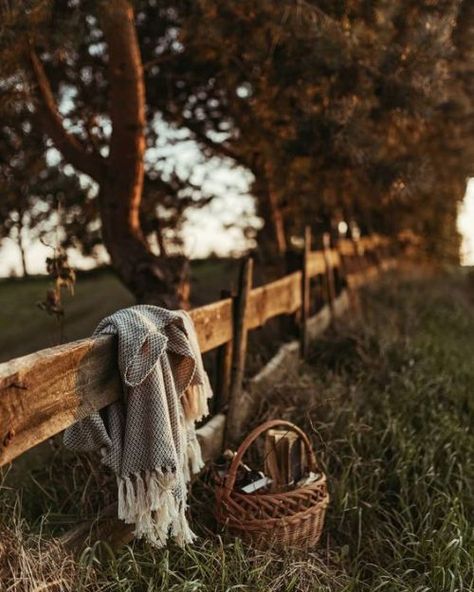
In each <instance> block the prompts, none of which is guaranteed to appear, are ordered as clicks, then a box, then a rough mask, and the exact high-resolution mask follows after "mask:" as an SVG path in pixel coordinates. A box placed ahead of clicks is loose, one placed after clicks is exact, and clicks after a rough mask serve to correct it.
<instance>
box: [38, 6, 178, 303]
mask: <svg viewBox="0 0 474 592" xmlns="http://www.w3.org/2000/svg"><path fill="white" fill-rule="evenodd" d="M133 19H134V14H133V9H132V7H131V5H130V3H129V2H128V1H127V0H115V1H114V2H113V3H103V4H102V8H101V11H100V22H101V26H102V28H103V31H104V36H105V40H106V43H107V51H108V60H109V62H108V64H109V68H108V76H109V93H110V118H111V122H112V134H111V139H110V152H109V156H108V158H107V159H104V158H102V157H101V156H100V155H99V154H97V153H94V152H93V151H91V150H88V149H87V147H85V146H84V145H82V144H81V143H80V141H79V140H78V139H77V138H76V137H75V136H72V135H71V134H70V133H69V132H68V131H67V130H66V129H65V128H64V125H63V122H62V119H61V116H60V114H59V112H58V109H57V106H56V104H55V101H54V97H53V93H52V91H51V87H50V85H49V81H48V79H47V77H46V74H45V72H44V69H43V67H42V64H41V62H40V60H39V59H38V57H37V56H36V54H35V53H34V51H32V52H31V55H30V59H31V65H32V68H33V72H34V74H35V78H36V82H37V86H38V90H39V94H40V97H41V101H40V104H39V108H38V115H39V119H40V121H41V124H42V126H43V128H44V130H45V131H46V133H48V135H49V136H50V137H51V139H52V140H53V142H54V144H55V146H56V148H57V149H58V150H59V151H60V152H61V153H62V154H63V156H64V158H65V159H66V160H68V161H69V162H70V163H71V164H72V165H73V166H75V167H76V168H78V169H79V170H82V171H83V172H85V173H87V174H89V175H90V176H91V177H92V178H93V179H95V180H96V181H97V183H98V184H99V187H100V190H99V204H100V216H101V222H102V237H103V242H104V245H105V247H106V249H107V251H108V252H109V254H110V258H111V260H112V264H113V266H114V268H115V269H116V271H117V273H118V275H119V276H120V278H121V279H122V281H123V282H124V284H125V285H126V286H127V287H128V288H129V289H130V290H131V291H132V293H133V294H134V295H135V296H136V298H137V300H138V301H139V302H148V303H152V304H158V305H162V306H166V307H169V308H175V307H187V305H188V300H189V283H188V279H187V276H188V274H187V269H188V263H187V261H186V259H185V258H184V257H176V258H168V257H164V256H159V257H158V256H156V255H155V254H154V253H153V252H152V251H151V249H150V246H149V245H148V243H147V241H146V239H145V237H144V235H143V232H142V229H141V225H140V217H139V212H140V203H141V200H142V193H143V178H144V153H145V85H144V76H143V67H142V61H141V55H140V49H139V46H138V40H137V35H136V30H135V25H134V20H133Z"/></svg>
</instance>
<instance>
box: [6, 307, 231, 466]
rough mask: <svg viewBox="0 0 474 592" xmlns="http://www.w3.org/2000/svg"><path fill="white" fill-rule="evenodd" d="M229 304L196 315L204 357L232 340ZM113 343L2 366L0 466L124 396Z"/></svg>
mask: <svg viewBox="0 0 474 592" xmlns="http://www.w3.org/2000/svg"><path fill="white" fill-rule="evenodd" d="M231 315H232V300H231V299H230V298H228V299H226V300H223V301H220V302H216V303H213V304H210V305H208V306H203V307H201V308H197V309H195V310H193V311H191V316H192V318H193V320H194V322H195V325H196V330H197V334H198V338H199V343H200V345H201V350H202V351H203V352H205V351H209V350H210V349H213V348H214V347H217V346H219V345H221V344H223V343H225V342H227V341H229V340H230V339H231V338H232V319H231ZM116 359H117V353H116V345H115V339H114V338H113V337H109V336H107V337H99V338H96V339H82V340H80V341H74V342H72V343H68V344H66V345H60V346H57V347H53V348H48V349H45V350H41V351H39V352H36V353H34V354H30V355H28V356H23V357H21V358H17V359H15V360H12V361H10V362H5V363H3V364H0V466H2V465H4V464H6V463H8V462H11V461H12V460H13V459H14V458H16V457H17V456H19V455H20V454H22V453H23V452H25V450H29V449H30V448H32V447H33V446H36V444H39V443H40V442H43V441H44V440H46V439H48V438H51V437H52V436H54V435H55V434H57V433H59V432H61V431H62V430H64V429H65V428H67V427H68V426H70V425H72V424H73V423H74V422H76V421H77V420H79V419H81V418H83V417H86V416H87V415H89V414H90V413H91V412H92V411H96V410H98V409H102V408H103V407H105V406H107V405H109V404H110V403H113V402H114V401H116V400H117V399H118V398H119V396H120V393H121V385H120V381H119V376H118V371H117V362H116Z"/></svg>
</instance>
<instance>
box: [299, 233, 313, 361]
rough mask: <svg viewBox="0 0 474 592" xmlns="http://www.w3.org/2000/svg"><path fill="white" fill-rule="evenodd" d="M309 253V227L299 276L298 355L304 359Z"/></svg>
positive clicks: (308, 286)
mask: <svg viewBox="0 0 474 592" xmlns="http://www.w3.org/2000/svg"><path fill="white" fill-rule="evenodd" d="M310 252H311V227H310V226H306V227H305V229H304V249H303V266H302V276H301V326H300V355H301V357H302V358H303V359H304V358H306V356H307V354H308V327H307V322H308V318H309V314H310V277H309V274H308V261H309V255H310Z"/></svg>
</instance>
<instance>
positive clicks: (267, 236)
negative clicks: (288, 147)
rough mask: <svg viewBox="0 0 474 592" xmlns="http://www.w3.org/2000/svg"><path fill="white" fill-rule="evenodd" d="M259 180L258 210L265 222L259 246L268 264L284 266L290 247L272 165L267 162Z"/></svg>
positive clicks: (261, 230)
mask: <svg viewBox="0 0 474 592" xmlns="http://www.w3.org/2000/svg"><path fill="white" fill-rule="evenodd" d="M256 176H257V175H256ZM257 179H260V180H261V182H260V183H259V185H258V187H257V191H256V192H257V194H258V199H257V208H258V214H259V216H260V217H261V218H262V219H263V222H264V224H263V227H262V228H261V229H260V231H259V233H258V246H259V249H260V250H261V252H262V257H263V259H264V261H265V263H266V264H268V265H272V266H273V265H277V266H278V265H283V264H284V261H285V255H286V252H287V246H288V245H287V240H286V232H285V224H284V217H283V213H282V211H281V207H280V203H279V195H278V189H277V187H276V184H275V179H274V171H273V165H272V163H270V162H269V161H266V162H265V164H264V166H263V167H262V170H261V171H260V174H259V175H258V176H257Z"/></svg>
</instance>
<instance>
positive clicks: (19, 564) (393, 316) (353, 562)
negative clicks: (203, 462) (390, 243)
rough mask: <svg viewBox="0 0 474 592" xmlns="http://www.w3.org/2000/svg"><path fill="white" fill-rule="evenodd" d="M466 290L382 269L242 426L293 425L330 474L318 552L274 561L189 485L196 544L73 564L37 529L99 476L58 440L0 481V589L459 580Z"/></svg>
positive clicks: (471, 351) (431, 585) (471, 379)
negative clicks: (343, 320)
mask: <svg viewBox="0 0 474 592" xmlns="http://www.w3.org/2000/svg"><path fill="white" fill-rule="evenodd" d="M470 290H472V288H470V287H469V285H468V283H467V282H466V281H465V279H464V278H463V277H462V276H460V275H455V276H452V277H448V276H443V277H439V278H431V279H426V278H424V279H423V280H421V279H408V280H405V281H403V282H401V281H399V280H398V281H394V280H387V281H386V282H384V283H383V284H380V285H379V286H378V287H377V288H376V289H372V290H370V291H367V292H366V293H365V294H364V295H363V298H362V303H361V311H362V312H361V315H360V316H358V317H356V318H353V320H352V322H351V324H350V326H349V327H345V328H342V327H340V328H338V329H337V330H336V331H332V332H330V333H328V337H326V338H325V339H323V340H321V341H319V342H318V343H317V344H316V345H314V347H313V349H312V351H311V356H310V359H309V360H308V362H307V363H306V364H305V365H302V366H301V367H300V368H297V369H293V370H292V371H291V375H289V376H288V380H287V381H286V382H285V383H284V384H280V385H278V387H276V388H275V389H274V392H272V393H269V395H268V397H267V398H266V399H265V400H264V401H263V402H262V406H261V409H260V412H259V416H258V417H256V418H255V423H257V422H258V421H260V420H262V419H264V418H267V417H285V418H289V419H292V420H293V421H295V422H297V423H298V424H299V425H301V426H302V427H304V428H305V429H306V430H308V432H309V433H311V434H312V437H313V442H314V445H315V448H316V450H317V451H318V452H319V458H320V460H321V463H322V464H323V466H324V467H325V470H326V471H327V473H328V475H329V478H330V489H331V505H330V509H329V512H328V516H327V524H326V528H325V531H324V535H323V538H322V540H321V543H320V545H319V547H318V548H317V549H314V550H312V551H311V552H308V553H299V554H290V553H289V554H287V555H285V556H279V555H276V554H273V553H262V552H258V551H255V550H253V549H249V548H248V547H246V546H245V545H243V544H242V543H241V542H240V541H238V540H234V539H233V538H232V537H231V536H229V535H228V534H227V533H225V532H220V531H219V529H218V528H217V527H216V525H215V523H214V521H213V518H212V505H213V500H212V492H211V490H210V488H209V486H208V485H207V484H206V482H205V480H201V481H200V482H198V483H197V484H196V485H195V487H194V488H193V491H192V494H191V499H190V503H191V507H192V519H193V525H194V528H195V529H196V530H197V531H198V533H199V534H200V535H201V538H200V541H199V543H198V544H196V545H195V546H193V547H191V548H188V549H186V550H181V549H178V548H175V547H173V546H170V547H169V549H166V550H163V551H156V550H153V549H150V548H149V547H147V546H146V545H144V544H142V543H134V544H133V545H131V546H128V547H126V548H124V549H122V550H121V551H113V550H112V549H110V547H109V546H108V545H107V544H106V543H98V544H96V545H93V546H91V547H89V548H88V549H86V551H85V552H84V553H83V554H82V556H81V557H80V558H79V559H78V560H73V559H72V558H71V557H70V556H68V555H67V553H66V552H65V551H63V550H61V549H58V548H57V547H56V546H55V545H51V543H50V542H49V541H50V534H51V533H60V531H61V529H62V528H63V527H64V525H65V524H66V526H67V524H68V523H72V522H74V521H75V520H77V518H78V517H79V516H81V515H93V514H94V512H96V511H97V509H98V508H99V507H100V506H102V505H104V504H105V503H107V502H108V501H109V500H110V499H112V497H113V490H114V487H113V481H112V480H111V479H110V478H109V477H108V476H107V475H104V474H103V472H102V470H101V469H100V467H99V464H98V462H97V460H96V459H93V458H92V459H91V458H88V457H82V456H80V457H73V456H70V455H68V454H66V453H64V451H63V450H62V448H61V447H59V448H57V449H55V450H54V451H53V452H52V453H50V454H48V455H46V456H47V460H46V461H43V462H41V463H38V466H36V468H34V469H33V470H32V471H28V473H27V474H24V475H23V476H21V475H20V473H19V472H17V474H14V473H13V471H12V472H11V473H10V476H7V477H6V480H5V483H4V487H3V488H2V489H1V490H0V496H1V497H0V503H1V508H2V509H1V518H0V520H1V521H2V533H5V536H4V539H5V540H6V541H7V544H6V545H5V544H4V543H3V539H2V543H3V547H2V548H0V576H1V575H2V574H3V583H2V585H3V588H1V586H0V589H1V590H3V589H4V590H15V591H16V590H21V591H23V590H25V591H33V590H35V591H36V592H38V591H39V590H81V589H83V590H84V589H87V590H117V591H120V592H121V591H123V592H125V591H127V592H132V591H133V592H135V591H136V592H138V591H155V590H156V591H158V590H163V591H165V590H169V591H171V592H184V591H186V592H188V591H205V592H207V591H209V592H210V591H216V592H217V591H220V592H224V591H246V592H247V591H248V592H253V591H256V592H264V591H265V592H267V591H275V592H277V591H278V592H280V591H281V592H300V591H301V592H302V591H305V592H306V591H308V592H309V591H327V592H336V591H337V592H343V591H347V592H349V591H361V592H369V591H370V592H375V591H387V592H392V591H393V592H395V591H396V592H405V591H406V592H408V591H410V592H428V591H429V592H431V591H433V592H449V591H452V592H454V591H470V590H474V528H473V527H474V524H473V518H474V493H473V492H474V435H473V433H472V426H473V418H474V403H473V396H472V392H473V385H474V291H473V292H472V293H470ZM49 457H52V458H49ZM12 475H13V477H14V478H13V477H12ZM13 481H14V485H15V488H13V487H10V486H11V485H13V483H12V482H13ZM18 486H20V488H19V490H18ZM8 541H10V542H8ZM11 541H14V543H13V542H11ZM5 548H7V549H8V554H7V553H6V551H5ZM2 549H3V550H2ZM7 555H8V561H7V560H6V559H5V558H6V557H7ZM45 557H47V558H48V559H47V561H46V563H45V559H44V558H45ZM45 565H48V566H49V567H48V569H46V570H45ZM25 574H26V575H25ZM55 574H56V580H55V578H54V575H55ZM58 574H60V575H61V578H62V580H61V582H60V583H58V581H59V580H58V578H59V576H58ZM48 582H49V583H48Z"/></svg>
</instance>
